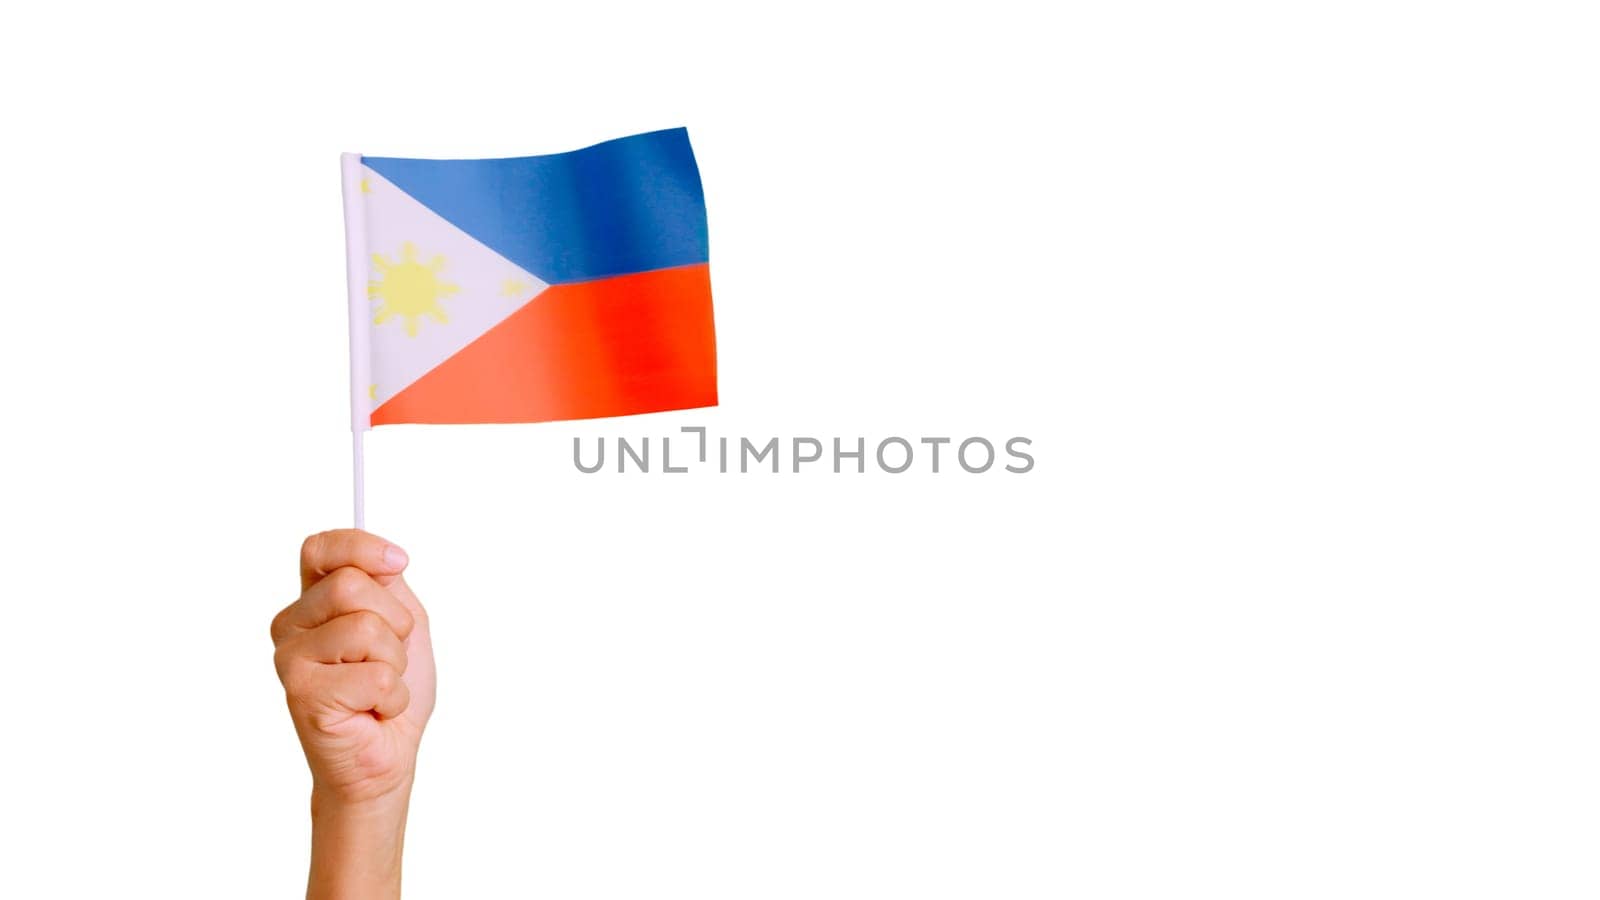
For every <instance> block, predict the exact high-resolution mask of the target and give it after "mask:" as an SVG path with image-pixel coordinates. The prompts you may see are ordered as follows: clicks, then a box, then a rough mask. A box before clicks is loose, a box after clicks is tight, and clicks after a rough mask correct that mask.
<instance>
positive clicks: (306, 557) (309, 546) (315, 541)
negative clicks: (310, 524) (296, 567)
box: [300, 531, 328, 566]
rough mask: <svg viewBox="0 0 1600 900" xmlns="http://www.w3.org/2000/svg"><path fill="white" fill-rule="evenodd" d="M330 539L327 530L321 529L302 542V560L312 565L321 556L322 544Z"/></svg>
mask: <svg viewBox="0 0 1600 900" xmlns="http://www.w3.org/2000/svg"><path fill="white" fill-rule="evenodd" d="M327 539H328V533H327V532H326V531H319V532H317V533H316V534H313V535H311V536H310V537H308V538H306V539H305V540H304V541H301V542H300V562H301V563H302V564H303V565H306V566H312V565H313V564H314V563H315V562H316V561H317V559H318V557H319V556H321V551H322V544H323V542H324V541H326V540H327Z"/></svg>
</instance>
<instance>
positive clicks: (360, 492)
mask: <svg viewBox="0 0 1600 900" xmlns="http://www.w3.org/2000/svg"><path fill="white" fill-rule="evenodd" d="M339 163H340V171H341V175H342V177H343V181H344V265H345V281H346V284H347V286H348V288H349V290H348V294H349V301H350V453H351V461H352V463H353V466H352V469H351V474H352V476H353V477H354V480H355V522H356V527H357V528H366V527H367V516H366V472H365V466H364V464H363V459H362V446H361V443H362V442H361V439H362V437H363V435H365V434H366V431H367V429H368V428H371V427H372V401H371V398H370V396H369V395H368V393H367V392H368V391H369V390H370V389H371V386H372V356H371V347H370V346H369V343H368V341H369V339H370V338H371V332H370V330H369V328H370V326H369V325H368V324H367V316H368V313H367V221H366V203H365V202H363V199H362V196H361V193H362V192H361V154H359V153H345V154H343V155H341V156H340V158H339Z"/></svg>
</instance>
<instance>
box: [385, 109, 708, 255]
mask: <svg viewBox="0 0 1600 900" xmlns="http://www.w3.org/2000/svg"><path fill="white" fill-rule="evenodd" d="M361 161H362V163H364V164H365V165H367V166H369V167H371V169H372V170H373V171H375V172H377V173H378V174H379V175H382V176H383V177H384V178H387V179H388V180H389V181H391V182H393V183H394V185H395V186H396V187H398V188H400V190H402V191H405V192H406V193H407V194H410V195H411V196H412V197H414V198H416V200H417V201H418V202H419V203H421V204H422V205H423V206H426V207H428V208H429V209H431V210H433V211H434V212H436V213H438V214H439V215H440V216H441V217H443V218H444V219H446V220H448V221H449V222H451V223H453V224H454V225H455V226H456V227H458V228H460V229H461V230H462V231H465V232H466V233H467V234H470V235H472V236H473V237H475V238H477V239H478V240H479V241H482V242H483V243H484V244H485V245H487V246H488V247H489V248H491V249H493V250H494V251H496V252H497V253H499V254H501V255H502V256H504V257H506V258H507V259H509V260H511V261H512V262H514V263H516V264H517V265H519V266H521V267H522V268H524V269H526V270H527V271H529V272H532V273H533V274H534V275H537V276H538V277H539V278H541V279H543V280H544V281H547V282H549V283H551V284H563V283H568V282H574V281H588V280H591V279H595V278H607V277H610V276H613V275H628V274H631V273H634V272H647V271H650V270H653V269H664V268H668V267H670V266H683V265H690V264H693V263H703V262H706V261H707V258H708V252H707V248H706V206H705V195H704V193H702V191H701V188H700V171H699V169H698V168H696V166H695V162H694V151H693V150H692V149H690V147H689V132H688V131H687V130H686V129H683V128H672V129H668V130H665V131H652V132H650V133H648V134H638V135H634V136H632V137H625V138H618V139H616V140H613V141H606V142H605V143H603V144H596V145H594V146H593V147H585V148H584V149H582V150H574V151H572V152H570V153H555V154H551V155H549V156H524V157H518V158H514V159H401V158H398V157H382V156H367V157H363V158H362V160H361Z"/></svg>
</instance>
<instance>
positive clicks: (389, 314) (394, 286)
mask: <svg viewBox="0 0 1600 900" xmlns="http://www.w3.org/2000/svg"><path fill="white" fill-rule="evenodd" d="M372 265H373V266H374V267H376V268H377V270H378V272H379V273H380V274H381V275H383V280H382V281H369V282H367V296H368V297H369V298H373V299H377V300H381V301H383V305H382V306H379V307H378V311H377V313H376V314H375V315H374V316H373V318H372V324H374V325H382V324H383V323H384V322H387V321H389V320H390V319H392V318H394V317H395V316H400V317H402V318H404V319H405V320H406V334H408V335H410V336H411V337H416V336H417V320H418V319H420V318H422V317H423V316H428V317H429V318H432V319H433V320H434V321H436V322H440V323H444V322H448V321H450V320H449V319H448V318H446V317H445V314H444V307H442V306H440V305H439V301H440V300H441V299H442V298H445V297H448V296H450V295H451V294H454V293H456V292H457V291H459V290H461V288H460V286H459V285H454V284H451V283H449V282H447V281H440V280H439V273H440V272H441V271H443V270H444V257H443V256H435V257H434V258H433V259H430V260H428V261H427V262H426V263H422V262H418V261H417V245H416V244H413V243H411V242H410V241H406V242H405V243H404V244H401V245H400V261H399V262H395V261H394V260H391V259H390V258H389V257H387V256H384V255H383V254H382V253H374V254H372Z"/></svg>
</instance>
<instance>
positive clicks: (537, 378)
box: [344, 128, 717, 465]
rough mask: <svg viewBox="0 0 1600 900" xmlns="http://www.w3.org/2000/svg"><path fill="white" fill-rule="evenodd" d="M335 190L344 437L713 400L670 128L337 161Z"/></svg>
mask: <svg viewBox="0 0 1600 900" xmlns="http://www.w3.org/2000/svg"><path fill="white" fill-rule="evenodd" d="M344 189H345V232H346V238H347V244H348V262H349V276H350V328H351V331H350V352H351V410H352V424H353V426H354V427H355V428H356V430H357V431H360V430H364V429H366V428H368V427H370V426H375V425H389V424H396V423H404V422H429V423H477V422H544V421H551V420H557V419H588V418H596V417H601V416H623V415H631V414H634V413H648V412H658V411H662V410H672V409H689V408H693V407H703V406H715V405H716V403H717V352H716V339H715V334H714V329H713V326H712V314H711V281H710V274H709V269H708V255H707V240H706V210H705V198H704V195H703V193H702V191H701V186H700V174H699V170H698V169H697V167H696V165H695V159H694V153H693V151H692V150H691V149H690V147H689V135H688V132H687V131H685V130H684V129H682V128H677V129H671V130H667V131H656V132H651V133H649V134H640V135H634V136H632V137H625V138H619V139H617V140H613V141H607V142H605V143H603V144H596V145H595V146H592V147H588V148H585V149H583V150H576V151H573V152H571V153H557V154H554V155H550V156H528V157H519V158H515V159H449V160H434V159H400V158H396V157H378V156H358V155H356V154H346V155H345V158H344ZM358 465H359V459H358Z"/></svg>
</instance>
